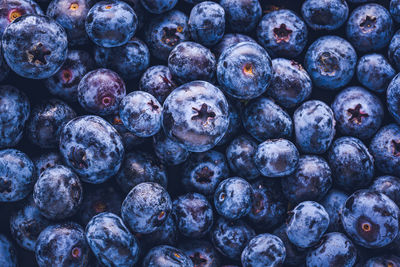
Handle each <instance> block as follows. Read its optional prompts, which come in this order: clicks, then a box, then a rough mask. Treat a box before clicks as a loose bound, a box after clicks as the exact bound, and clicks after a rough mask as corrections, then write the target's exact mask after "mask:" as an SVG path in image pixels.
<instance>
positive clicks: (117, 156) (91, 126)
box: [60, 115, 124, 184]
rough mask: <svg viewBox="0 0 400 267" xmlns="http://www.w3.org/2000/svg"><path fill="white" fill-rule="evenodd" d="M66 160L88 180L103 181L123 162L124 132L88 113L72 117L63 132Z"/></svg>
mask: <svg viewBox="0 0 400 267" xmlns="http://www.w3.org/2000/svg"><path fill="white" fill-rule="evenodd" d="M60 152H61V154H62V156H63V158H64V161H65V163H66V164H67V165H68V166H69V167H70V168H72V169H73V170H74V171H75V172H76V173H77V174H78V175H79V177H80V178H81V179H82V181H84V182H87V183H93V184H98V183H103V182H105V181H106V180H107V179H108V178H110V177H111V176H113V175H115V174H116V173H117V171H118V170H119V167H120V166H121V163H122V159H123V156H124V146H123V144H122V140H121V136H120V135H119V134H118V132H117V131H116V130H115V129H114V128H113V127H112V126H111V125H110V124H109V123H108V122H106V121H105V120H104V119H102V118H100V117H97V116H92V115H87V116H81V117H77V118H75V119H72V120H71V121H69V122H68V123H67V124H66V125H65V126H64V128H63V130H62V132H61V136H60Z"/></svg>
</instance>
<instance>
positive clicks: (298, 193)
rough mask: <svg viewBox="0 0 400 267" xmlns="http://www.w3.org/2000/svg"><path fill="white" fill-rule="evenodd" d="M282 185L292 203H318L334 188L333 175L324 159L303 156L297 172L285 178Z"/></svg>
mask: <svg viewBox="0 0 400 267" xmlns="http://www.w3.org/2000/svg"><path fill="white" fill-rule="evenodd" d="M281 183H282V189H283V193H284V195H285V197H286V198H287V199H288V200H289V201H290V202H291V203H299V202H302V201H306V200H315V201H318V200H320V199H321V198H323V197H324V196H325V195H326V193H327V192H328V190H329V189H330V188H331V187H332V173H331V169H330V168H329V165H328V163H327V162H326V161H325V159H323V158H322V157H319V156H314V155H303V156H301V157H300V159H299V165H298V167H297V169H296V171H295V172H294V173H292V174H291V175H289V176H288V177H285V178H283V179H282V180H281Z"/></svg>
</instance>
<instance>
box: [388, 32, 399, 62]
mask: <svg viewBox="0 0 400 267" xmlns="http://www.w3.org/2000/svg"><path fill="white" fill-rule="evenodd" d="M399 48H400V30H399V31H397V32H396V33H395V34H394V35H393V38H392V40H391V41H390V44H389V48H388V59H389V61H390V62H391V63H392V64H393V65H394V66H395V67H396V69H397V70H400V49H399Z"/></svg>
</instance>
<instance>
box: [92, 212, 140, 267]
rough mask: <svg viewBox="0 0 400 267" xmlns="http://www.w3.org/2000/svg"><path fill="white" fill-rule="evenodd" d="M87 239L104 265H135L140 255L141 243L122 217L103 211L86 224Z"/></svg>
mask: <svg viewBox="0 0 400 267" xmlns="http://www.w3.org/2000/svg"><path fill="white" fill-rule="evenodd" d="M85 232H86V240H87V242H88V245H89V246H90V248H91V250H92V251H93V253H94V255H95V256H96V258H97V259H98V261H100V262H101V263H102V264H104V266H108V267H111V266H133V265H134V264H135V263H136V261H137V259H138V256H139V244H138V242H137V241H136V238H135V236H134V235H133V234H131V232H129V230H128V228H127V227H126V226H125V224H124V222H123V221H122V219H121V218H120V217H118V216H117V215H115V214H113V213H111V212H103V213H100V214H98V215H96V216H95V217H93V218H92V219H91V220H90V222H89V223H88V224H87V226H86V230H85Z"/></svg>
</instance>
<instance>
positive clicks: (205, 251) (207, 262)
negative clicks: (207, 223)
mask: <svg viewBox="0 0 400 267" xmlns="http://www.w3.org/2000/svg"><path fill="white" fill-rule="evenodd" d="M179 247H180V248H181V249H182V251H183V252H185V254H186V255H187V256H188V257H189V258H190V259H191V260H192V262H193V264H194V266H201V267H219V266H221V262H220V257H219V254H218V253H217V251H216V250H215V248H214V246H213V245H212V244H211V243H210V242H208V241H205V240H187V241H186V242H184V243H183V244H180V245H179Z"/></svg>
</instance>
